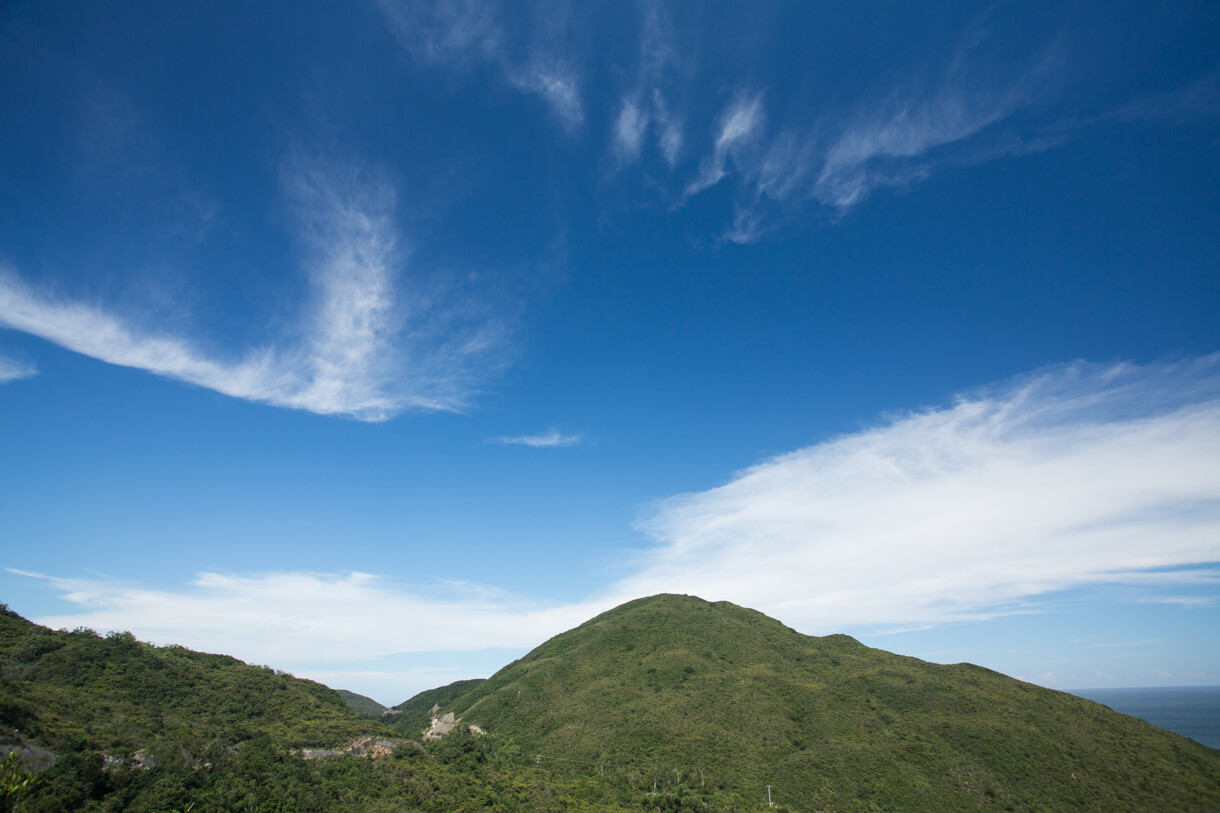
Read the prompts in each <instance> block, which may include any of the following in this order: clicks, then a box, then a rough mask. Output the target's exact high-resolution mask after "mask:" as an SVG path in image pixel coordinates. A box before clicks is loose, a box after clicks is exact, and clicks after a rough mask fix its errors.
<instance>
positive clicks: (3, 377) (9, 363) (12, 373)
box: [0, 356, 38, 384]
mask: <svg viewBox="0 0 1220 813" xmlns="http://www.w3.org/2000/svg"><path fill="white" fill-rule="evenodd" d="M35 375H38V368H37V367H35V366H34V365H32V364H25V363H23V362H20V361H17V360H16V359H11V358H9V357H8V356H0V384H7V383H8V382H10V381H17V380H19V379H22V378H30V377H31V376H35Z"/></svg>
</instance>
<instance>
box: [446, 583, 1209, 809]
mask: <svg viewBox="0 0 1220 813" xmlns="http://www.w3.org/2000/svg"><path fill="white" fill-rule="evenodd" d="M446 710H452V711H454V712H456V714H457V715H458V716H459V717H460V718H462V720H463V721H464V722H468V723H475V724H477V725H479V726H481V727H482V728H484V729H486V730H488V731H491V732H495V733H496V734H497V735H498V736H499V737H500V738H511V739H512V740H513V741H514V742H515V744H516V745H517V746H518V747H520V748H521V749H523V750H524V751H525V752H526V753H528V754H531V755H534V757H535V759H539V758H540V760H541V764H542V765H548V766H553V767H554V768H555V769H556V770H557V771H561V772H568V773H572V774H578V775H592V776H598V777H600V778H601V779H602V781H604V782H607V783H609V784H612V785H615V786H617V787H620V788H623V789H624V790H625V794H626V795H628V796H629V795H630V794H631V793H633V792H634V793H639V792H643V793H645V794H653V793H655V794H656V795H655V796H654V797H653V798H655V799H657V800H666V804H678V805H681V804H683V803H684V801H683V800H687V801H689V802H690V804H691V805H692V806H693V805H700V804H701V805H706V806H708V807H711V808H716V809H719V808H720V807H721V806H732V805H738V806H746V807H747V808H749V807H750V806H752V805H756V804H757V803H758V802H759V800H765V798H766V794H767V788H768V786H770V788H771V795H772V798H773V800H774V802H775V803H776V804H780V805H783V806H784V807H787V808H790V809H792V810H805V811H812V810H839V811H847V810H861V811H866V810H943V811H955V810H1014V811H1041V810H1104V811H1121V810H1174V811H1185V810H1220V751H1215V750H1213V749H1210V748H1206V747H1205V746H1202V745H1200V744H1198V743H1196V742H1194V741H1192V740H1189V739H1187V738H1184V737H1181V736H1178V735H1176V734H1173V733H1170V732H1167V731H1164V730H1161V729H1158V728H1155V727H1154V726H1152V725H1149V724H1148V723H1145V722H1143V721H1141V720H1137V719H1135V718H1133V717H1128V716H1125V715H1121V714H1118V713H1116V712H1114V711H1112V710H1110V709H1109V708H1107V707H1105V706H1102V705H1099V704H1097V703H1093V702H1091V701H1088V700H1084V699H1082V698H1078V697H1075V696H1072V695H1068V694H1064V693H1062V692H1056V691H1052V690H1049V689H1044V688H1040V687H1038V686H1033V685H1030V684H1028V683H1023V682H1021V681H1018V680H1014V679H1012V678H1009V677H1005V676H1004V675H1001V674H998V673H996V672H992V671H989V670H987V669H983V668H980V667H977V666H972V665H969V664H957V665H953V666H941V665H936V664H931V663H926V662H923V661H920V660H917V659H915V658H908V657H902V656H899V655H894V654H891V653H888V652H884V651H881V650H877V649H871V648H869V647H866V646H863V645H862V644H860V643H858V642H857V641H855V640H854V639H852V638H849V637H847V636H845V635H830V636H826V637H823V638H816V637H809V636H806V635H801V634H800V633H797V632H795V631H794V630H791V629H789V628H787V627H785V626H784V625H782V624H780V623H779V622H778V621H775V620H773V619H771V618H768V617H767V616H765V615H762V614H761V613H758V612H755V611H753V610H748V609H744V608H741V607H737V606H735V605H732V604H728V603H724V602H720V603H716V604H710V603H708V602H706V601H703V600H701V599H698V598H692V597H687V596H673V595H662V596H655V597H652V598H647V599H641V600H638V601H633V602H631V603H629V604H625V605H623V606H621V607H618V608H616V609H614V610H611V611H609V612H607V613H604V614H602V615H600V616H598V617H597V618H594V619H593V620H591V621H589V622H587V623H585V624H582V625H581V626H579V627H577V628H576V629H574V630H571V631H569V632H566V633H563V634H562V635H558V636H556V637H555V638H552V639H551V640H549V641H547V642H546V643H544V644H543V645H542V646H540V647H538V648H537V649H535V650H534V651H532V652H530V653H529V654H528V655H526V656H525V657H524V658H522V659H520V660H518V661H515V662H514V663H512V664H509V665H508V666H506V667H505V668H504V669H502V670H500V671H499V672H498V673H497V674H496V675H494V676H493V677H492V678H491V679H489V680H487V681H486V682H484V683H482V684H480V685H478V686H476V687H475V688H473V689H472V690H471V691H469V692H467V693H465V694H463V695H461V696H460V697H457V698H455V699H454V700H453V701H452V703H451V704H450V705H449V706H447V707H446ZM650 804H651V803H650ZM663 809H664V808H663Z"/></svg>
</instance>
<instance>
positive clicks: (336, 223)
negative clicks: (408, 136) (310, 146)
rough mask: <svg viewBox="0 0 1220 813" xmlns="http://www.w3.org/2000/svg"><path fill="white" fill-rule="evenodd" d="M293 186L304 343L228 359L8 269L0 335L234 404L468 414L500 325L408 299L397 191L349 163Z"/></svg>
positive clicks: (369, 413) (296, 177) (303, 168)
mask: <svg viewBox="0 0 1220 813" xmlns="http://www.w3.org/2000/svg"><path fill="white" fill-rule="evenodd" d="M285 177H286V186H287V187H288V189H289V193H290V197H291V198H292V199H293V200H294V202H295V203H296V206H297V209H298V210H299V212H300V217H301V223H302V232H303V234H304V235H305V237H304V239H305V241H306V243H307V244H308V245H309V247H310V249H311V251H310V260H309V268H308V271H309V274H310V280H311V283H312V296H311V300H310V302H309V303H308V304H307V306H306V307H305V310H304V314H303V317H302V319H301V324H300V326H299V335H297V336H294V337H290V338H288V339H282V340H280V341H279V342H278V344H268V345H267V346H264V347H257V348H252V349H250V350H248V351H247V352H245V353H244V354H242V355H240V356H239V357H237V358H218V357H215V356H213V355H210V354H208V353H207V352H205V351H204V350H202V349H201V348H200V347H199V345H198V343H197V342H196V341H193V340H191V339H189V338H184V337H181V336H176V335H172V334H170V333H168V332H166V331H164V330H161V329H159V328H157V327H156V326H147V325H144V324H141V323H139V321H137V320H135V319H132V318H130V317H127V316H124V315H121V314H118V313H116V312H114V311H112V310H110V309H108V308H106V307H105V306H102V305H99V304H94V303H87V302H81V301H71V300H65V299H61V298H58V297H55V296H52V295H51V294H49V293H47V292H44V291H39V290H36V289H34V288H33V287H31V286H30V285H28V284H27V283H26V282H24V281H23V280H22V279H21V278H20V276H19V275H18V274H17V273H16V272H15V271H13V270H12V269H4V268H0V327H7V328H11V329H15V330H21V331H24V332H26V333H30V334H32V335H35V336H39V337H41V338H43V339H46V340H47V341H50V342H54V343H55V344H58V345H60V346H62V347H65V348H67V349H69V350H72V351H74V352H77V353H81V354H83V355H87V356H91V357H93V358H96V359H99V360H101V361H105V362H107V363H110V364H117V365H120V366H125V367H135V368H138V369H143V370H147V371H149V372H152V373H156V374H158V375H163V376H166V377H169V378H174V379H177V380H180V381H186V382H189V383H191V384H195V385H198V386H201V387H206V388H208V389H212V390H216V391H217V392H220V393H223V394H225V395H229V396H232V397H235V398H243V399H246V400H251V401H258V402H263V403H268V404H272V405H275V406H283V407H291V408H295V409H304V410H308V411H310V412H315V413H318V414H323V415H349V416H352V417H355V418H359V419H361V420H372V421H376V420H383V419H385V418H388V417H390V416H392V415H394V414H396V413H398V412H400V411H402V410H404V409H457V408H460V407H461V406H462V405H463V404H464V401H465V399H466V398H467V397H468V395H469V393H470V391H471V389H472V387H473V386H474V384H475V380H476V373H475V369H476V368H477V367H478V366H479V364H480V362H481V361H484V360H485V359H486V357H487V353H488V351H489V349H490V348H491V346H492V345H494V343H495V338H496V332H497V329H496V327H495V325H494V324H493V323H491V322H487V323H484V324H473V325H463V324H460V323H459V322H458V320H456V319H455V317H453V315H452V314H450V313H447V312H446V311H445V308H444V304H443V302H438V301H436V298H435V297H434V296H430V295H428V294H426V292H424V291H422V290H410V291H409V293H410V294H411V295H410V296H406V297H404V296H403V294H404V291H403V287H402V283H401V280H399V271H400V269H401V267H402V266H403V264H404V261H403V257H402V253H401V251H400V249H399V247H398V234H397V230H396V229H395V227H394V223H393V217H392V214H393V206H394V192H393V189H392V188H391V187H390V186H389V185H388V184H387V183H385V182H384V180H381V179H378V178H375V177H366V175H365V174H363V173H361V172H357V171H355V170H353V169H351V168H350V167H346V166H336V165H330V164H325V163H321V162H316V161H314V162H311V161H308V160H305V159H297V160H294V162H293V163H292V165H291V166H290V168H289V170H288V171H287V172H286V176H285Z"/></svg>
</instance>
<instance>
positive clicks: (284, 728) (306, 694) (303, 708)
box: [0, 612, 375, 750]
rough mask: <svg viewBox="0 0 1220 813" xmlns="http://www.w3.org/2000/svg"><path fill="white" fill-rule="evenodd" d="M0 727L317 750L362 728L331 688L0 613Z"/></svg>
mask: <svg viewBox="0 0 1220 813" xmlns="http://www.w3.org/2000/svg"><path fill="white" fill-rule="evenodd" d="M0 725H2V726H3V727H4V728H7V729H18V730H20V731H22V732H23V733H24V734H26V735H28V736H31V737H35V738H38V739H39V740H40V741H41V742H42V743H44V744H45V745H46V746H47V747H49V748H50V749H51V750H56V749H60V750H79V749H81V748H95V749H113V750H122V749H133V748H140V747H146V746H147V745H148V744H149V743H151V742H155V741H157V740H161V739H174V740H177V739H183V740H210V739H213V738H217V737H220V738H225V739H229V740H236V741H240V740H245V739H249V738H251V737H254V736H256V735H264V736H269V737H271V738H272V739H273V740H275V741H277V742H283V743H292V744H293V745H297V746H307V747H325V746H329V745H334V744H336V743H339V742H343V741H345V740H348V741H350V740H351V739H352V738H353V737H356V736H358V735H360V734H363V733H366V732H367V731H369V730H370V726H371V725H372V726H374V727H375V724H370V723H369V722H368V721H366V720H361V719H359V718H358V717H357V716H356V715H355V714H353V713H352V712H351V710H350V709H348V707H347V703H345V702H344V700H343V698H342V697H340V696H339V694H337V693H336V692H334V691H333V690H331V689H329V688H327V687H326V686H323V685H322V684H320V683H315V682H313V681H310V680H300V679H298V678H294V677H292V676H291V675H289V674H286V673H283V672H277V671H275V670H273V669H271V668H269V667H263V666H250V665H249V664H246V663H243V662H242V661H239V660H237V659H236V658H230V657H228V656H226V655H209V654H205V653H202V652H194V651H192V650H189V649H185V648H183V647H179V646H166V647H157V646H152V645H151V644H146V643H142V642H140V641H137V640H136V639H135V637H134V636H132V635H131V633H117V634H111V635H108V636H105V637H101V636H99V635H98V634H97V633H95V632H93V631H92V630H85V629H81V630H77V631H74V632H56V631H53V630H49V629H47V628H45V627H40V626H38V625H36V624H32V623H30V622H29V621H27V620H25V619H24V618H21V617H20V616H17V615H14V614H12V613H11V612H3V613H0Z"/></svg>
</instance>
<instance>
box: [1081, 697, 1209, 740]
mask: <svg viewBox="0 0 1220 813" xmlns="http://www.w3.org/2000/svg"><path fill="white" fill-rule="evenodd" d="M1072 694H1074V695H1077V696H1079V697H1086V698H1088V699H1089V700H1095V701H1097V702H1098V703H1101V704H1103V705H1106V706H1109V707H1110V708H1112V709H1114V710H1115V711H1118V712H1122V713H1123V714H1130V715H1131V716H1132V717H1139V718H1140V719H1141V720H1147V721H1148V722H1150V723H1152V724H1153V725H1155V726H1160V727H1161V728H1167V729H1169V730H1170V731H1173V732H1176V733H1178V734H1181V735H1182V736H1183V737H1190V738H1191V739H1192V740H1194V741H1195V742H1201V743H1203V744H1204V745H1206V746H1208V747H1209V748H1220V686H1164V687H1161V688H1156V689H1074V690H1073V691H1072Z"/></svg>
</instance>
